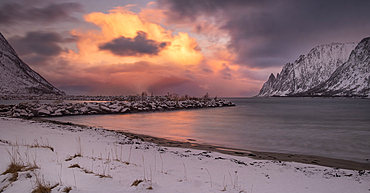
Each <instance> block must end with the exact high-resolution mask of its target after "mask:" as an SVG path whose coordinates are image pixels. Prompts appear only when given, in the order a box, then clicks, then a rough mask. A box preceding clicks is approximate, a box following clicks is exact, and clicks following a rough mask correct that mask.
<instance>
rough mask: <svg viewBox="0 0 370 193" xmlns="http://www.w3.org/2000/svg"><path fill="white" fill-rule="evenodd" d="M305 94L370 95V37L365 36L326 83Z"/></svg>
mask: <svg viewBox="0 0 370 193" xmlns="http://www.w3.org/2000/svg"><path fill="white" fill-rule="evenodd" d="M304 94H305V95H323V96H333V95H337V96H370V37H368V38H364V39H363V40H361V42H360V43H359V44H358V45H357V46H356V48H355V49H354V50H353V51H352V53H351V55H350V57H349V59H348V61H347V62H345V63H344V64H343V65H341V66H340V67H339V68H337V69H336V70H335V72H334V73H333V74H332V75H331V76H330V78H329V79H328V80H327V81H325V82H324V83H322V84H320V85H318V86H316V87H314V88H313V89H311V90H309V91H308V92H306V93H304Z"/></svg>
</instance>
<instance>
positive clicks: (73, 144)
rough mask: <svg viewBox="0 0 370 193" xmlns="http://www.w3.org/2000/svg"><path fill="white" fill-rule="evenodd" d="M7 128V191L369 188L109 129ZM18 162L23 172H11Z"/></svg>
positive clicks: (3, 148) (286, 165) (293, 165)
mask: <svg viewBox="0 0 370 193" xmlns="http://www.w3.org/2000/svg"><path fill="white" fill-rule="evenodd" d="M0 123H1V124H0V152H1V155H2V156H1V158H0V171H1V173H2V175H1V176H0V190H1V191H2V192H32V191H33V190H37V189H38V188H40V186H41V187H43V186H44V187H48V186H49V188H51V189H52V192H223V191H226V192H248V193H249V192H259V193H260V192H262V193H263V192H333V193H334V192H369V189H370V182H369V181H370V171H369V170H348V169H338V168H333V167H325V166H318V165H310V164H304V163H297V162H284V161H278V160H256V159H252V158H249V157H242V156H236V155H231V154H224V153H220V152H217V151H214V150H211V151H205V150H203V149H201V148H198V149H195V148H197V147H193V148H189V147H185V148H179V147H164V146H159V145H157V144H155V143H151V142H144V141H143V139H142V138H140V137H133V136H131V137H132V139H131V138H128V137H127V136H125V135H124V134H123V133H117V132H114V131H108V130H104V129H102V128H91V127H80V126H76V125H66V124H64V125H63V124H55V123H50V122H40V121H35V120H24V119H18V118H0ZM134 138H137V139H134ZM146 141H150V139H149V140H146ZM153 141H154V140H153ZM157 141H158V140H157ZM189 144H191V143H189ZM190 146H191V145H190ZM12 160H13V162H16V163H18V164H21V165H23V167H21V168H20V169H19V171H13V172H9V170H7V169H8V167H9V166H10V163H11V162H12ZM6 171H8V172H6Z"/></svg>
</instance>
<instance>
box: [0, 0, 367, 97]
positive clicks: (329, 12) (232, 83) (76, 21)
mask: <svg viewBox="0 0 370 193" xmlns="http://www.w3.org/2000/svg"><path fill="white" fill-rule="evenodd" d="M369 7H370V1H369V0H357V1H337V0H325V1H312V0H310V1H309V0H302V1H294V0H279V1H276V0H188V1H182V0H153V1H151V0H120V1H116V0H105V1H91V0H68V1H60V0H0V31H1V33H2V34H3V35H4V36H5V37H6V38H7V39H8V40H9V42H10V43H11V45H12V46H13V47H14V48H15V50H16V51H17V52H18V54H19V55H20V57H21V58H22V60H24V61H25V62H26V63H28V64H29V65H30V66H31V68H33V69H34V70H35V71H37V72H38V73H40V74H41V75H42V76H43V77H45V78H46V79H47V80H48V81H50V82H51V83H52V84H54V85H55V86H57V87H58V88H61V89H62V90H63V89H64V90H65V91H66V92H67V93H68V94H95V95H112V94H113V95H116V94H117V95H121V94H123V95H126V94H137V93H141V92H143V91H146V92H148V93H151V92H154V94H158V95H160V94H166V93H167V92H176V93H178V94H189V95H197V96H203V95H204V94H205V93H206V92H208V93H210V94H211V95H219V96H253V95H256V94H257V93H258V92H259V90H260V88H261V87H262V85H263V83H264V82H265V81H266V80H267V79H268V77H269V75H270V74H271V73H277V72H280V70H281V67H282V66H283V65H284V64H286V63H288V62H293V61H294V60H296V59H297V58H298V57H299V55H301V54H307V53H308V52H309V51H310V50H311V49H312V48H313V47H315V46H318V45H321V44H327V43H332V42H342V43H345V42H358V41H360V40H361V39H362V38H364V37H367V36H370V22H369V21H370V11H369Z"/></svg>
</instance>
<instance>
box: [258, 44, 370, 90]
mask: <svg viewBox="0 0 370 193" xmlns="http://www.w3.org/2000/svg"><path fill="white" fill-rule="evenodd" d="M368 41H369V39H368V38H365V39H364V40H362V41H361V42H360V43H359V44H357V43H330V44H323V45H319V46H316V47H314V48H313V49H311V50H310V52H309V53H308V54H307V55H300V56H299V57H298V59H297V60H295V62H294V63H288V64H286V65H284V67H283V68H282V70H281V72H280V74H279V73H278V75H277V77H276V79H275V80H274V79H271V75H270V77H269V79H268V80H267V82H266V83H265V84H264V85H263V87H262V88H261V90H260V93H259V94H258V95H257V96H259V97H268V96H298V95H301V94H302V93H307V92H308V91H312V89H313V88H315V87H317V86H318V85H321V84H323V83H324V82H325V81H327V80H328V79H329V78H330V77H332V76H333V74H334V73H336V72H337V71H338V69H339V68H345V67H344V66H343V64H345V63H346V62H347V60H348V61H349V60H351V58H350V57H354V58H357V60H358V57H359V56H356V57H355V55H356V54H354V53H351V52H355V51H356V52H360V50H362V52H363V53H362V54H359V55H362V57H367V56H366V55H368V54H366V53H365V51H364V50H368V48H366V47H364V46H361V45H362V44H364V45H365V44H366V42H368ZM360 48H361V49H360ZM357 55H358V54H357ZM348 65H349V64H348Z"/></svg>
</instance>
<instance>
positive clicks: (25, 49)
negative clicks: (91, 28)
mask: <svg viewBox="0 0 370 193" xmlns="http://www.w3.org/2000/svg"><path fill="white" fill-rule="evenodd" d="M77 39H78V38H77V37H75V36H70V37H67V38H64V37H63V36H62V35H60V34H58V33H55V32H44V31H34V32H28V33H27V34H26V36H24V37H21V36H13V37H11V38H9V42H10V44H11V45H12V46H13V48H14V49H15V50H16V52H17V53H18V54H19V55H20V56H21V57H22V58H23V59H24V60H25V62H27V63H30V64H32V65H45V64H46V63H47V62H48V61H49V59H51V58H53V57H56V56H58V55H59V54H61V53H62V52H63V48H62V47H61V46H60V45H59V44H60V43H70V42H75V41H77Z"/></svg>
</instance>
